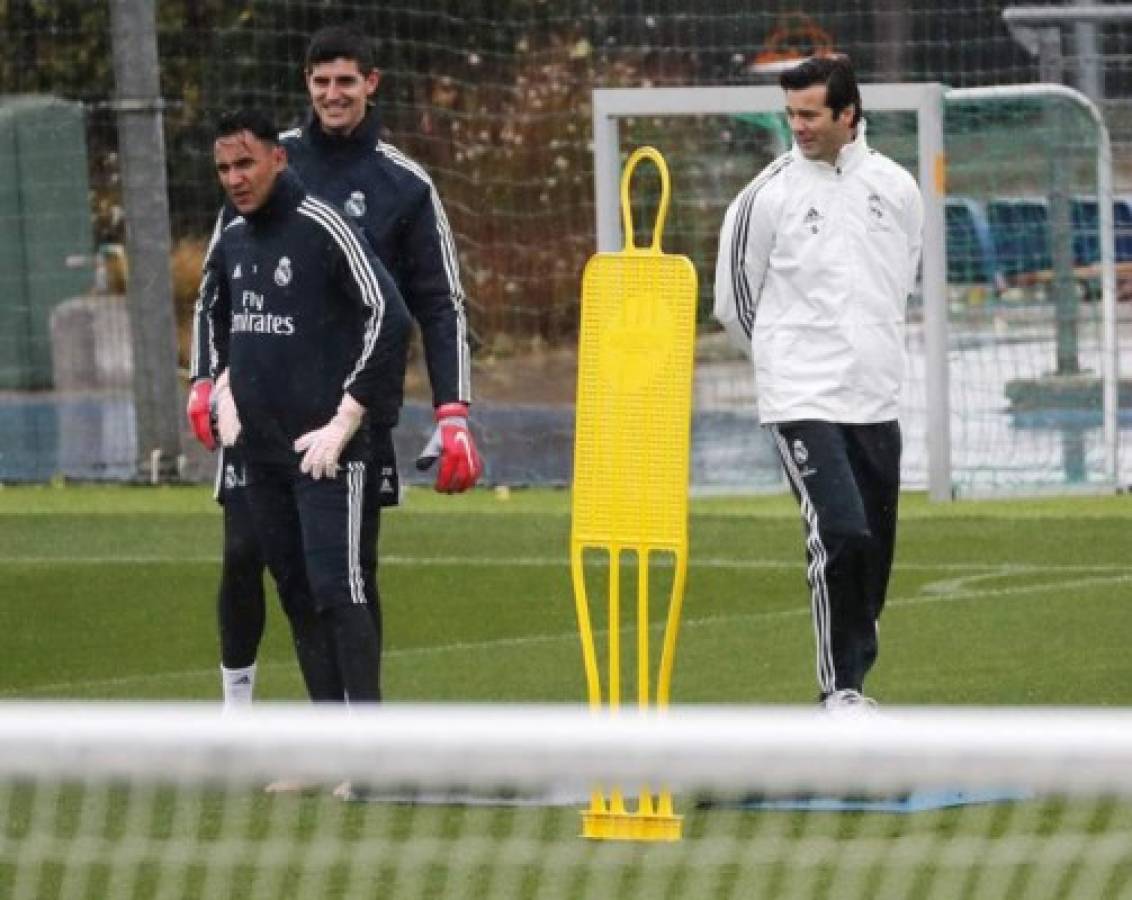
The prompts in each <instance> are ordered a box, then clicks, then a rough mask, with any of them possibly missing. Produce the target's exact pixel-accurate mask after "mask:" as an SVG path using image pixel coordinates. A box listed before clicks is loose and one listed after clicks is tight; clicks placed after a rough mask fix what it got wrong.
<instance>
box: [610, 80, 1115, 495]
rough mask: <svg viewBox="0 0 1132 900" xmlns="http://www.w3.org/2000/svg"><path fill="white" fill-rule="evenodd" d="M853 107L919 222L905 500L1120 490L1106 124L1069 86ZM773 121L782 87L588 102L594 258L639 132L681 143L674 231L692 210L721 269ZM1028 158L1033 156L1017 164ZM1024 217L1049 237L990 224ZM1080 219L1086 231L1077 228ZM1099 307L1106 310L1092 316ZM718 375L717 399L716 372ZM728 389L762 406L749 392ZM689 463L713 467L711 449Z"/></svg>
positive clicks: (702, 252)
mask: <svg viewBox="0 0 1132 900" xmlns="http://www.w3.org/2000/svg"><path fill="white" fill-rule="evenodd" d="M861 90H862V99H863V104H864V107H865V112H866V116H867V117H869V123H870V131H869V138H870V143H871V144H872V145H873V146H874V147H878V148H879V149H881V151H882V152H885V153H888V154H889V155H890V156H893V157H894V158H896V159H897V160H898V161H899V162H901V163H902V164H903V165H905V166H907V167H908V168H909V169H910V170H911V171H912V172H913V173H914V174H915V175H916V177H917V179H918V182H919V184H920V187H921V190H922V192H923V197H924V205H925V233H924V249H923V263H922V278H921V282H920V285H919V289H920V293H919V296H917V297H914V298H913V304H914V305H913V307H912V308H911V309H910V314H911V316H910V319H909V332H908V339H909V361H910V372H909V383H908V388H907V390H906V392H905V400H904V404H903V409H902V413H901V418H902V421H904V422H905V447H906V454H905V461H904V466H905V484H907V485H909V486H913V487H924V488H926V489H927V491H928V494H929V496H930V497H931V498H932V499H933V500H948V499H951V498H953V497H956V496H970V495H976V494H987V493H990V494H1001V493H1009V492H1019V491H1020V492H1023V493H1034V492H1041V491H1043V490H1050V489H1052V490H1057V491H1066V490H1070V491H1072V490H1081V489H1084V490H1111V489H1113V488H1114V487H1116V486H1117V485H1118V484H1120V483H1121V480H1122V478H1125V479H1126V478H1127V473H1123V474H1122V473H1121V468H1120V466H1121V460H1120V454H1119V449H1120V448H1119V439H1120V434H1119V431H1118V416H1117V412H1118V386H1119V383H1120V382H1119V367H1120V366H1119V345H1118V341H1117V320H1116V283H1115V266H1114V255H1113V244H1114V226H1113V206H1114V203H1115V204H1116V205H1117V206H1118V207H1121V208H1123V206H1127V207H1128V213H1129V216H1130V217H1132V199H1130V200H1128V202H1125V201H1123V200H1120V198H1115V199H1114V198H1113V196H1112V159H1111V151H1110V149H1109V140H1108V134H1107V130H1106V129H1105V125H1104V121H1103V118H1102V117H1101V115H1100V113H1099V112H1098V111H1097V110H1096V108H1095V106H1093V105H1092V104H1091V103H1090V102H1089V101H1088V100H1087V98H1085V97H1084V96H1083V95H1081V94H1080V93H1079V92H1077V91H1074V90H1072V89H1070V88H1066V87H1064V86H1061V85H1017V86H999V87H993V88H971V89H960V90H949V89H947V88H946V87H945V86H943V85H941V84H935V83H915V84H864V85H862V86H861ZM781 109H782V92H781V89H779V88H778V87H777V86H773V87H772V86H767V85H761V86H744V87H687V88H635V89H610V90H597V91H595V92H594V94H593V133H594V184H595V195H596V204H595V217H596V230H597V238H598V246H599V248H604V247H607V246H613V245H615V244H616V243H617V241H618V240H619V231H618V221H617V196H616V190H615V178H616V174H617V172H618V160H619V156H620V154H621V153H623V152H624V148H625V147H628V146H629V145H631V144H635V143H636V142H637V141H638V136H639V135H640V134H646V135H648V137H649V142H651V143H654V144H657V146H661V147H664V146H666V145H665V135H669V136H670V141H671V143H672V144H673V145H674V146H679V147H680V148H681V149H682V150H684V151H685V152H684V157H683V159H681V158H680V156H679V155H678V154H673V156H674V159H673V184H674V193H673V196H674V200H675V201H676V203H677V204H678V206H677V210H678V214H679V209H680V208H679V204H680V203H687V204H688V205H689V206H693V205H698V207H699V209H698V210H696V211H695V212H691V213H689V212H685V213H684V215H685V218H686V219H687V220H688V221H691V222H692V225H691V228H692V229H694V234H693V232H691V231H690V232H688V234H689V237H688V238H687V241H688V242H689V243H691V244H693V245H694V246H695V249H696V250H697V251H698V253H691V254H690V255H692V256H693V259H694V260H695V261H696V264H697V265H698V266H701V267H710V266H712V265H713V264H714V259H712V258H711V256H712V254H713V252H714V244H713V241H714V235H713V234H712V233H711V230H712V229H713V228H714V229H715V233H717V232H718V224H719V223H718V222H714V221H713V219H714V217H715V214H716V211H717V210H718V218H719V219H720V220H721V219H722V207H723V206H725V205H726V203H727V202H728V200H729V199H730V198H731V197H733V196H734V194H735V193H736V192H737V191H738V190H739V189H740V188H741V187H742V184H743V183H745V182H746V180H749V178H750V177H752V176H753V175H754V174H756V173H757V171H758V170H759V169H760V168H761V167H762V165H764V164H765V163H766V162H769V161H770V159H772V158H773V155H775V154H777V153H778V152H781V151H782V149H784V144H783V142H782V141H781V140H779V141H778V142H777V145H776V146H769V145H770V144H771V143H772V142H770V141H768V140H766V139H765V133H766V132H769V131H770V130H771V129H770V128H769V127H768V126H767V122H768V121H769V120H770V119H771V118H772V117H773V118H775V119H776V120H777V119H779V118H780V114H781ZM753 120H760V125H759V127H760V128H762V129H764V131H763V132H761V133H762V134H763V135H764V137H763V138H761V139H757V140H756V139H754V138H752V137H751V136H750V135H751V134H752V133H753V131H752V127H751V125H750V124H749V123H751V122H752V121H753ZM713 129H714V130H713ZM913 129H914V133H913ZM1059 129H1060V131H1059ZM658 135H660V136H658ZM681 141H683V143H682V144H681ZM1023 143H1024V144H1026V145H1027V146H1029V147H1031V148H1034V152H1032V153H1029V154H1023V155H1019V153H1018V149H1017V148H1018V146H1019V145H1020V144H1023ZM894 151H895V152H894ZM1062 151H1064V152H1062ZM1089 154H1092V156H1091V162H1087V160H1088V159H1089V158H1090V157H1089ZM698 160H703V161H702V162H700V161H698ZM705 170H710V171H709V174H707V175H705ZM682 177H683V180H682ZM689 194H690V195H691V197H690V199H686V198H688V196H689ZM967 194H971V196H967ZM1016 195H1017V196H1016ZM963 204H966V207H971V208H972V209H974V210H975V211H976V212H979V213H980V214H981V211H982V210H983V208H984V207H985V208H986V210H987V211H988V212H989V213H990V214H991V216H990V218H991V220H992V221H991V224H990V227H989V228H988V226H987V224H986V222H985V221H983V222H981V223H980V224H981V231H980V232H978V233H977V234H974V233H972V234H964V233H961V232H959V231H957V229H961V227H962V226H963V225H964V221H963V220H962V217H958V218H956V216H953V213H955V214H958V213H960V212H963V213H965V212H966V207H965V206H963ZM1018 204H1022V205H1024V206H1025V207H1026V209H1025V210H1024V211H1023V212H1024V214H1025V215H1027V216H1040V217H1041V219H1040V222H1039V221H1037V220H1033V219H1032V218H1031V219H1025V220H1024V221H1021V222H1014V223H1011V222H1007V223H1006V225H1001V224H998V223H996V221H995V220H994V216H993V213H995V212H996V211H997V210H996V208H997V207H999V206H1003V207H1012V206H1014V205H1018ZM1122 204H1123V206H1122ZM1070 206H1072V216H1073V219H1072V222H1070V221H1069V217H1070V214H1069V212H1068V210H1069V208H1070ZM1078 207H1081V209H1084V210H1085V211H1086V212H1085V213H1083V214H1082V215H1084V216H1085V217H1086V220H1085V221H1078V212H1079V210H1078ZM1090 208H1091V210H1092V211H1091V213H1089V212H1088V210H1089V209H1090ZM1007 211H1008V212H1009V211H1010V210H1009V209H1007ZM1118 212H1119V210H1118ZM1089 215H1091V216H1092V219H1091V222H1090V221H1088V220H1087V217H1088V216H1089ZM984 219H985V217H984ZM693 220H694V221H693ZM1011 228H1014V229H1016V230H1015V231H1013V232H1012V231H1011V230H1010V229H1011ZM1038 230H1041V231H1042V233H1041V234H1038V233H1037V231H1038ZM963 239H966V242H964V240H963ZM976 239H977V241H976ZM976 242H978V243H979V246H978V247H977V248H976V247H975V244H976ZM1070 244H1071V245H1072V246H1071V247H1070ZM1005 245H1009V246H1005ZM1016 245H1018V246H1022V245H1024V249H1025V251H1026V252H1027V253H1030V258H1027V259H1024V260H1022V261H1021V262H1019V261H1018V260H1017V259H1014V258H1013V257H1010V255H1009V254H1010V253H1012V252H1019V251H1018V246H1016ZM1032 245H1034V246H1032ZM1037 245H1040V246H1038V247H1037V249H1036V250H1035V246H1037ZM1119 246H1121V247H1122V246H1123V244H1121V245H1119ZM1130 246H1132V243H1130ZM680 249H681V250H684V251H685V252H686V248H683V247H682V248H680ZM1051 250H1052V255H1053V262H1052V263H1051V262H1050V261H1049V255H1050V253H1051ZM976 251H977V252H976ZM996 251H997V252H998V258H997V261H996V258H995V253H996ZM1070 253H1071V254H1072V257H1070V256H1069V254H1070ZM1042 254H1044V256H1043V255H1042ZM1080 256H1084V258H1083V259H1081V258H1078V257H1080ZM1120 259H1123V257H1119V258H1118V259H1117V260H1116V261H1117V262H1119V261H1120ZM1043 260H1044V261H1043ZM1067 260H1068V261H1067ZM1012 267H1013V268H1012ZM1019 269H1020V270H1021V271H1019ZM1004 271H1005V272H1006V275H1007V276H1009V277H1004V275H1003V272H1004ZM1122 271H1123V270H1122ZM1079 294H1080V295H1083V297H1078V296H1077V295H1079ZM1089 299H1096V300H1098V301H1099V302H1097V303H1095V304H1090V303H1088V302H1083V301H1088V300H1089ZM701 302H705V301H704V298H703V297H701ZM1078 331H1080V338H1081V341H1080V345H1078V343H1077V337H1078ZM1054 349H1056V351H1057V353H1056V360H1054V353H1053V352H1052V351H1053V350H1054ZM709 350H711V351H712V352H717V351H714V348H709ZM1067 359H1068V361H1069V364H1068V365H1066V360H1067ZM1051 363H1053V364H1052V365H1051ZM728 365H734V363H728ZM701 371H704V370H699V369H698V370H697V377H698V378H699V377H700V373H701ZM706 371H708V372H710V373H711V374H710V375H709V377H710V378H711V379H712V381H711V384H712V385H713V387H714V386H716V385H718V384H719V383H720V381H721V378H722V376H720V375H719V374H718V371H719V367H716V368H715V369H712V368H711V367H708V368H707V370H706ZM733 371H737V370H733ZM726 377H729V378H732V379H734V378H735V377H737V376H735V375H733V374H730V375H727V376H726ZM723 390H727V391H728V396H729V397H731V398H736V399H737V400H741V401H743V403H744V405H745V406H747V407H750V408H752V409H753V406H754V404H753V384H751V383H749V382H745V383H744V384H743V385H742V386H741V387H735V386H725V387H724V388H723ZM700 396H701V395H700V394H699V393H698V394H697V399H699V397H700ZM1019 397H1021V399H1019ZM725 402H731V401H730V400H727V401H725V400H724V399H720V400H719V401H718V402H716V401H714V400H713V401H711V403H712V404H714V405H710V408H711V409H712V410H714V409H716V408H719V407H722V406H723V405H724V403H725ZM1027 404H1028V405H1027ZM738 408H739V406H738V405H737V404H736V403H732V405H731V406H730V407H728V409H738ZM751 421H753V420H751ZM705 430H706V429H705ZM697 452H698V453H700V454H703V455H707V454H704V451H703V449H702V447H697ZM724 455H725V454H722V453H721V454H720V456H724ZM734 457H735V454H732V458H734Z"/></svg>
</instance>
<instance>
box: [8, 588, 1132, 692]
mask: <svg viewBox="0 0 1132 900" xmlns="http://www.w3.org/2000/svg"><path fill="white" fill-rule="evenodd" d="M1067 568H1068V567H1067ZM1130 582H1132V573H1126V574H1122V575H1113V576H1107V577H1095V578H1086V579H1080V578H1075V579H1073V580H1071V581H1062V582H1056V583H1053V582H1047V583H1044V584H1030V585H1021V586H1018V587H1011V588H992V589H989V590H979V591H956V592H954V593H945V592H943V593H931V594H926V595H925V594H921V595H918V596H911V597H895V598H892V599H891V600H889V601H888V604H887V608H892V607H904V606H924V605H927V604H934V603H954V602H961V601H965V600H983V599H997V598H1002V597H1019V596H1024V595H1026V594H1041V593H1047V592H1049V591H1060V590H1065V589H1067V588H1068V589H1075V588H1080V587H1082V586H1098V585H1113V584H1127V583H1130ZM940 584H943V583H942V582H941V583H940ZM936 590H938V587H937V588H936ZM809 615H810V609H809V607H808V605H806V604H805V603H800V604H799V605H798V606H797V607H795V608H791V609H778V610H773V611H770V612H750V613H729V614H726V615H715V616H700V617H696V618H689V619H684V620H682V621H681V623H680V628H681V630H687V629H696V628H711V627H714V626H718V625H731V624H734V623H736V622H747V621H770V620H775V619H791V618H797V617H801V616H804V617H807V618H808V617H809ZM664 627H665V626H664V623H663V622H656V623H654V624H653V625H652V627H651V629H650V631H652V632H657V633H659V632H662V631H663V629H664ZM623 631H624V633H629V632H630V631H631V629H630V628H629V627H626V628H625V629H624V630H623ZM594 634H595V636H599V637H600V636H602V635H605V634H608V629H595V630H594ZM578 640H579V636H578V632H576V631H569V632H559V633H557V634H536V635H524V636H520V637H505V638H492V639H490V640H483V641H453V642H452V643H448V644H438V645H434V646H429V647H403V648H400V649H390V650H386V651H384V653H383V654H382V655H383V657H384V658H385V659H390V658H397V659H400V658H411V657H418V656H430V655H436V654H443V653H466V652H478V651H481V650H499V649H502V648H513V647H527V646H535V645H538V644H556V643H561V642H567V641H569V642H574V641H578ZM292 666H294V663H293V662H286V663H283V662H264V663H261V664H260V671H269V670H275V669H282V668H284V667H287V668H290V667H292ZM217 671H218V667H213V668H208V669H186V670H181V671H177V672H162V673H156V674H147V675H130V676H123V677H120V678H106V679H99V680H98V681H91V680H88V679H84V680H82V681H81V682H72V681H68V682H57V683H55V684H49V685H35V686H34V687H32V688H30V689H23V690H22V691H21V690H20V689H6V690H0V697H8V698H16V697H20V698H27V697H31V696H40V695H43V694H48V695H60V694H63V695H65V694H66V693H67V692H68V691H69V690H71V689H73V688H74V686H75V685H76V684H81V685H82V686H83V687H97V688H99V689H105V688H124V687H129V686H130V685H144V684H153V683H156V682H160V681H183V680H186V679H193V678H201V677H208V676H215V674H216V672H217Z"/></svg>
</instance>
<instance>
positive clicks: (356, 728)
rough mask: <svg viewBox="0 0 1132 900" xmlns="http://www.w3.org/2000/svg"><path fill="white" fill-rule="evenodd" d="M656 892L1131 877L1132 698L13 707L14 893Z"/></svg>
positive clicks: (1073, 894) (6, 753)
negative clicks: (590, 812) (676, 830)
mask: <svg viewBox="0 0 1132 900" xmlns="http://www.w3.org/2000/svg"><path fill="white" fill-rule="evenodd" d="M278 779H296V780H299V781H302V782H306V783H308V784H309V785H310V789H309V790H307V791H306V792H303V793H297V794H280V793H265V791H264V789H263V788H264V786H265V785H266V784H267V783H269V782H273V781H276V780H278ZM344 781H349V782H350V783H351V784H352V786H353V791H354V794H355V796H361V797H364V798H365V799H366V800H367V801H368V802H343V801H342V800H340V799H338V798H337V797H335V796H334V794H333V793H332V788H333V787H334V786H335V785H338V784H340V783H341V782H344ZM645 783H647V784H649V785H651V786H654V787H656V786H667V787H669V788H671V790H672V791H673V793H674V796H675V798H676V812H677V813H678V814H680V815H682V816H683V834H684V837H683V839H682V840H680V841H678V842H675V843H653V844H640V843H631V842H596V841H587V840H583V839H582V838H580V837H578V833H579V825H580V817H579V811H580V809H581V808H582V807H583V805H584V803H585V797H586V795H587V793H588V791H589V790H590V789H592V788H594V787H601V788H609V787H610V786H620V787H623V788H625V790H626V792H627V793H628V794H630V795H631V794H633V793H634V792H635V790H636V789H637V788H638V787H639V786H640V785H642V784H645ZM414 797H415V798H416V799H415V800H414V799H413V798H414ZM638 896H639V897H671V898H688V897H705V898H721V897H735V898H754V897H767V898H771V897H773V898H780V897H837V898H870V900H872V898H881V897H894V898H897V897H898V898H910V897H940V898H944V897H946V898H951V897H978V898H994V897H1026V898H1040V897H1064V898H1087V897H1097V898H1102V897H1103V898H1111V897H1128V896H1132V714H1129V713H1125V712H1103V711H1097V710H1090V711H1085V710H1030V711H1023V710H1007V709H996V710H965V711H959V710H942V709H940V710H932V711H925V710H915V711H913V710H902V709H901V710H885V711H884V714H883V715H882V716H876V717H871V718H867V719H855V720H836V719H831V718H829V717H827V716H823V715H821V714H819V713H816V712H814V711H812V710H809V709H806V710H802V709H789V708H773V709H769V708H756V709H752V708H739V707H734V708H679V709H673V710H670V711H668V712H667V713H666V714H664V715H655V714H654V715H652V716H645V717H641V716H638V715H635V714H630V713H623V714H621V715H619V716H617V717H616V718H610V717H608V716H606V715H600V716H595V715H592V714H590V713H588V712H586V711H584V710H580V709H577V708H573V707H450V706H429V707H397V706H393V705H389V706H385V707H383V708H380V709H375V710H373V711H364V712H362V711H356V712H354V713H353V714H348V713H347V712H346V711H345V710H342V709H328V708H315V707H278V706H276V707H271V706H267V705H264V706H261V707H257V708H255V709H253V710H252V711H251V712H249V713H248V714H246V715H241V716H230V717H222V716H220V715H219V714H218V713H216V712H215V711H214V710H212V709H210V708H205V707H171V706H160V707H155V706H141V705H128V706H127V705H93V704H84V705H31V704H18V703H9V704H0V897H4V898H13V900H24V898H34V900H43V898H56V897H67V898H70V897H74V898H95V897H97V898H103V897H113V898H118V897H128V898H149V897H153V898H164V897H170V898H229V897H231V898H236V897H239V898H257V897H259V898H272V900H275V898H282V897H295V898H310V897H320V898H321V897H333V898H347V897H366V898H372V897H395V898H399V900H400V898H413V897H422V898H423V897H429V898H437V897H461V898H520V897H540V898H541V897H549V898H554V897H560V898H576V897H594V898H621V897H638Z"/></svg>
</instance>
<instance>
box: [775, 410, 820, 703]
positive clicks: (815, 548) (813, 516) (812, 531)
mask: <svg viewBox="0 0 1132 900" xmlns="http://www.w3.org/2000/svg"><path fill="white" fill-rule="evenodd" d="M768 428H769V429H770V433H771V434H772V435H773V436H774V441H775V445H776V446H777V448H778V455H779V456H780V457H782V466H783V468H784V469H785V470H786V476H787V477H788V478H789V479H790V483H791V484H793V485H794V488H795V489H796V490H797V491H798V496H799V498H800V499H799V505H800V507H801V511H802V521H803V522H804V523H805V525H806V549H808V550H809V551H810V564H809V566H808V567H807V569H806V579H807V580H808V581H809V583H810V611H811V615H812V616H813V623H814V641H815V644H816V651H817V675H818V688H819V689H820V690H821V692H822V694H832V693H833V692H834V691H835V690H837V677H836V672H835V671H834V667H833V646H832V644H831V640H830V623H829V615H830V613H829V588H828V586H827V585H826V581H825V569H826V564H827V562H828V556H827V554H826V551H825V545H824V544H823V543H822V540H821V531H820V530H819V528H818V514H817V511H816V510H815V509H814V504H813V503H812V502H811V500H810V494H809V492H808V491H807V490H806V483H805V481H803V479H802V473H801V472H799V471H798V467H797V466H796V465H795V464H794V457H793V456H791V454H790V447H789V446H788V445H787V443H786V438H784V437H783V436H782V433H781V432H780V431H779V430H778V427H777V426H775V425H769V426H768Z"/></svg>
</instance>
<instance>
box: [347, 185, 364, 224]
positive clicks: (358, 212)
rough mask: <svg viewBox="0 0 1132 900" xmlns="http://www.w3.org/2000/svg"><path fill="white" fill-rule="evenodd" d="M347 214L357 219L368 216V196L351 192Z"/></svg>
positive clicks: (358, 192) (348, 198)
mask: <svg viewBox="0 0 1132 900" xmlns="http://www.w3.org/2000/svg"><path fill="white" fill-rule="evenodd" d="M346 212H347V213H348V214H349V215H351V216H353V217H354V218H355V219H360V218H361V217H362V216H364V215H365V214H366V195H365V194H363V193H362V192H361V191H353V192H351V194H350V196H349V197H347V198H346Z"/></svg>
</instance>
